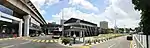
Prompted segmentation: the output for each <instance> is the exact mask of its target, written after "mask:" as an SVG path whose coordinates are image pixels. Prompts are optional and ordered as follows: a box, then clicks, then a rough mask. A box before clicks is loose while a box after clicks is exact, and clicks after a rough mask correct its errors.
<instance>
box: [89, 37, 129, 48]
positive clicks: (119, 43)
mask: <svg viewBox="0 0 150 48" xmlns="http://www.w3.org/2000/svg"><path fill="white" fill-rule="evenodd" d="M91 47H92V48H130V41H128V40H126V36H122V37H118V38H115V39H111V40H109V41H107V42H104V43H100V44H98V45H93V46H91Z"/></svg>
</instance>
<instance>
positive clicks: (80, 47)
mask: <svg viewBox="0 0 150 48" xmlns="http://www.w3.org/2000/svg"><path fill="white" fill-rule="evenodd" d="M72 48H90V46H79V47H72Z"/></svg>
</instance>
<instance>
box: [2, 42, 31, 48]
mask: <svg viewBox="0 0 150 48" xmlns="http://www.w3.org/2000/svg"><path fill="white" fill-rule="evenodd" d="M30 42H31V41H27V42H23V43H20V44H15V45H21V44H27V43H30ZM15 45H9V46H5V47H2V48H11V47H14V46H15Z"/></svg>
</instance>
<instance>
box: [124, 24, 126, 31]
mask: <svg viewBox="0 0 150 48" xmlns="http://www.w3.org/2000/svg"><path fill="white" fill-rule="evenodd" d="M125 26H126V25H124V33H125V32H126V27H125Z"/></svg>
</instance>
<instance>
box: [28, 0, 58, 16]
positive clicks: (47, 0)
mask: <svg viewBox="0 0 150 48" xmlns="http://www.w3.org/2000/svg"><path fill="white" fill-rule="evenodd" d="M31 2H32V3H33V4H34V5H35V7H36V8H37V10H38V11H39V12H40V13H41V14H42V15H43V14H46V12H45V10H44V9H41V8H42V7H43V6H45V7H46V8H47V7H48V6H51V5H53V4H56V3H58V2H59V0H31Z"/></svg>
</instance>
